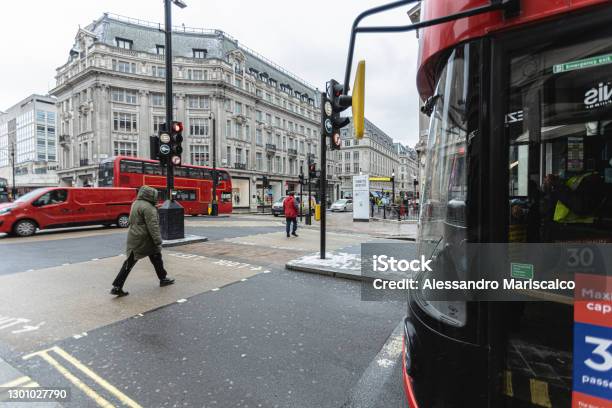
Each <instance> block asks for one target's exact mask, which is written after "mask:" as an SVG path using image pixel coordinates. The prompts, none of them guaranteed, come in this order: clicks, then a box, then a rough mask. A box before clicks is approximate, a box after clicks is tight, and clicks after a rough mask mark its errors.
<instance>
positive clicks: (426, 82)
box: [417, 0, 610, 100]
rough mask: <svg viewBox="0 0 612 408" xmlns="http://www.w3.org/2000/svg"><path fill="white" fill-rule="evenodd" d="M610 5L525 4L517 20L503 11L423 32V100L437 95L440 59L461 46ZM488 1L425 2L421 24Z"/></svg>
mask: <svg viewBox="0 0 612 408" xmlns="http://www.w3.org/2000/svg"><path fill="white" fill-rule="evenodd" d="M604 3H610V1H609V0H521V11H520V14H519V15H518V16H517V17H513V18H509V19H507V20H506V19H505V18H504V14H503V12H501V11H496V12H490V13H485V14H480V15H476V16H472V17H467V18H462V19H459V20H455V21H450V22H448V23H443V24H438V25H435V26H431V27H427V28H423V29H422V30H421V33H420V36H419V37H420V40H419V41H420V43H419V60H418V61H419V62H418V72H417V88H418V90H419V94H420V95H421V98H422V99H423V100H425V99H427V98H428V97H430V96H431V95H433V88H434V86H435V82H434V81H433V75H431V74H432V68H431V67H433V66H435V61H436V58H437V57H438V56H439V55H440V53H441V52H442V51H444V50H446V49H448V48H451V47H454V46H455V45H457V44H458V43H460V42H463V41H467V40H470V39H474V38H478V37H482V36H485V35H487V34H489V33H492V32H496V31H501V30H507V29H510V28H514V27H517V26H523V25H525V24H531V23H534V22H537V21H540V20H543V19H546V18H550V17H555V16H559V15H561V14H565V13H568V12H571V11H575V10H578V9H581V8H584V7H588V6H594V5H598V4H604ZM488 4H489V1H488V0H452V1H449V0H423V2H422V3H421V21H428V20H432V19H435V18H438V17H444V16H448V15H450V14H454V13H457V12H460V11H465V10H469V9H473V8H476V7H481V6H486V5H488Z"/></svg>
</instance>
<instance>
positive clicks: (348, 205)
mask: <svg viewBox="0 0 612 408" xmlns="http://www.w3.org/2000/svg"><path fill="white" fill-rule="evenodd" d="M330 209H331V210H332V211H353V200H352V199H350V198H343V199H340V200H338V201H336V202H335V203H333V204H332V205H331V208H330Z"/></svg>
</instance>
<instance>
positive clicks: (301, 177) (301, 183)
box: [300, 173, 304, 185]
mask: <svg viewBox="0 0 612 408" xmlns="http://www.w3.org/2000/svg"><path fill="white" fill-rule="evenodd" d="M300 185H304V174H302V173H300Z"/></svg>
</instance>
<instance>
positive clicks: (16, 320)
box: [0, 315, 45, 334]
mask: <svg viewBox="0 0 612 408" xmlns="http://www.w3.org/2000/svg"><path fill="white" fill-rule="evenodd" d="M29 322H30V319H24V318H22V317H10V316H2V315H0V330H3V329H8V328H13V329H16V330H11V334H20V333H26V332H29V331H34V330H38V329H40V327H41V326H42V325H44V324H45V322H40V323H38V324H37V325H34V326H32V325H29V324H26V323H29ZM15 326H17V327H15ZM18 327H21V328H18Z"/></svg>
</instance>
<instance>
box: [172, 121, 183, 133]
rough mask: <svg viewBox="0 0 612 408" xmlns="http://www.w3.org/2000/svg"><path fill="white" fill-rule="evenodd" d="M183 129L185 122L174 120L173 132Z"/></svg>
mask: <svg viewBox="0 0 612 408" xmlns="http://www.w3.org/2000/svg"><path fill="white" fill-rule="evenodd" d="M182 131H183V122H172V132H173V133H181V132H182Z"/></svg>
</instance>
